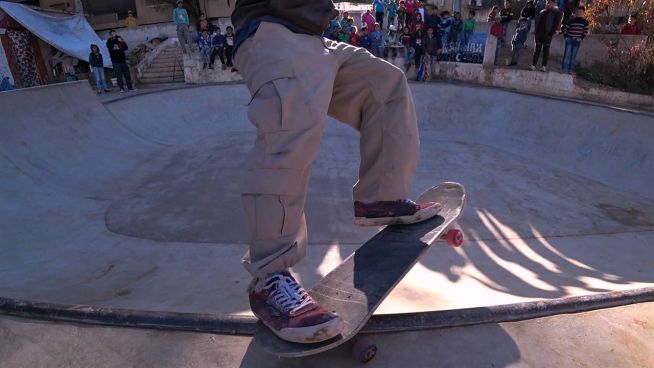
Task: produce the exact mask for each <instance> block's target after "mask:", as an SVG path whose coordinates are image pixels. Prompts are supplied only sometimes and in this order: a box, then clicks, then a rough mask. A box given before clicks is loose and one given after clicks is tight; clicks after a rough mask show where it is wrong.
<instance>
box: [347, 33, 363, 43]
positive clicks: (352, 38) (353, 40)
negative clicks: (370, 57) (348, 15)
mask: <svg viewBox="0 0 654 368" xmlns="http://www.w3.org/2000/svg"><path fill="white" fill-rule="evenodd" d="M350 45H352V46H356V47H359V46H361V37H359V35H358V34H356V33H354V32H352V33H350Z"/></svg>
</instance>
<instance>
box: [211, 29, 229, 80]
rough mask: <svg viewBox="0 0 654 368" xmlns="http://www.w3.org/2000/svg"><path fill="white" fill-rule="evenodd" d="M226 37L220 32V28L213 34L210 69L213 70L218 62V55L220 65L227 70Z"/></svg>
mask: <svg viewBox="0 0 654 368" xmlns="http://www.w3.org/2000/svg"><path fill="white" fill-rule="evenodd" d="M226 41H227V40H226V38H225V35H223V34H222V33H221V31H220V27H216V32H215V33H214V34H213V39H212V40H211V43H212V45H213V51H212V52H211V60H210V65H211V66H210V68H213V64H214V62H215V61H216V55H218V58H219V59H220V64H221V67H222V69H223V70H225V69H227V66H226V65H225V43H226Z"/></svg>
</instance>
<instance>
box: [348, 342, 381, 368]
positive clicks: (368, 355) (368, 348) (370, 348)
mask: <svg viewBox="0 0 654 368" xmlns="http://www.w3.org/2000/svg"><path fill="white" fill-rule="evenodd" d="M375 355H377V345H375V344H374V343H373V342H372V341H371V340H370V339H368V338H366V337H357V338H356V339H355V340H354V345H353V346H352V356H353V357H354V359H356V360H357V361H358V362H360V363H368V362H369V361H371V360H372V359H373V358H374V357H375Z"/></svg>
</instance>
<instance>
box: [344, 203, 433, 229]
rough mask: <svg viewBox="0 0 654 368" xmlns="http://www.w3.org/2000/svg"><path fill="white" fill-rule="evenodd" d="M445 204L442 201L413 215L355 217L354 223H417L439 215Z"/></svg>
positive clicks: (373, 224)
mask: <svg viewBox="0 0 654 368" xmlns="http://www.w3.org/2000/svg"><path fill="white" fill-rule="evenodd" d="M442 208H443V206H442V205H441V204H440V203H436V205H434V206H432V207H429V208H425V209H422V210H420V211H418V212H416V213H414V214H413V215H411V216H399V217H377V218H368V217H355V218H354V223H355V224H357V225H358V226H386V225H408V224H415V223H416V222H421V221H425V220H429V219H430V218H432V217H434V216H436V215H438V213H439V212H440V211H441V209H442Z"/></svg>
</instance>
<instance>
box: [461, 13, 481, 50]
mask: <svg viewBox="0 0 654 368" xmlns="http://www.w3.org/2000/svg"><path fill="white" fill-rule="evenodd" d="M475 15H476V13H475V11H474V10H470V12H469V13H468V19H466V20H465V21H464V22H463V37H461V46H462V47H466V46H468V43H469V42H470V36H472V34H473V33H475V28H476V27H477V20H476V19H475Z"/></svg>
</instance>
